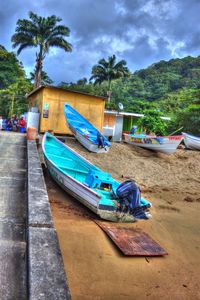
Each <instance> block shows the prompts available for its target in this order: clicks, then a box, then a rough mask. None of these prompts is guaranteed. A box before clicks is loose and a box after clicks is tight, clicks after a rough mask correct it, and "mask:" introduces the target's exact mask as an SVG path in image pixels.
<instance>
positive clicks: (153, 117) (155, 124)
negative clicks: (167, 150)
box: [137, 109, 167, 135]
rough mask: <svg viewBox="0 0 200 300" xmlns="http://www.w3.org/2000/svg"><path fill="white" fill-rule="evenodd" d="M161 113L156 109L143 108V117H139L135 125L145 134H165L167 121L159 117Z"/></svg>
mask: <svg viewBox="0 0 200 300" xmlns="http://www.w3.org/2000/svg"><path fill="white" fill-rule="evenodd" d="M161 116H162V114H161V113H160V112H159V111H157V110H153V109H151V110H144V117H143V118H140V119H139V120H138V122H137V125H138V127H139V129H140V130H141V131H145V132H146V133H147V134H149V133H154V134H156V135H166V129H167V123H166V121H164V120H162V119H161Z"/></svg>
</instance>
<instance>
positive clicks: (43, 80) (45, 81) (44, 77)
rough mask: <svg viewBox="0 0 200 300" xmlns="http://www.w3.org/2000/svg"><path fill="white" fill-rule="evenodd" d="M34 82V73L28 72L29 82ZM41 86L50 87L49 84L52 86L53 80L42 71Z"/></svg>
mask: <svg viewBox="0 0 200 300" xmlns="http://www.w3.org/2000/svg"><path fill="white" fill-rule="evenodd" d="M34 80H35V73H33V72H30V81H31V82H34ZM41 84H42V85H51V84H53V80H52V79H51V78H50V77H49V76H48V74H47V73H46V72H45V71H43V70H42V71H41Z"/></svg>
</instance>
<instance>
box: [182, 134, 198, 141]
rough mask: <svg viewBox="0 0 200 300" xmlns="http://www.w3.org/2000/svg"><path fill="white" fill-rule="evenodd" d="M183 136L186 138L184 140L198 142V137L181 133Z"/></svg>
mask: <svg viewBox="0 0 200 300" xmlns="http://www.w3.org/2000/svg"><path fill="white" fill-rule="evenodd" d="M183 136H184V138H186V139H191V140H195V141H197V142H200V137H197V136H194V135H192V134H189V133H185V132H183Z"/></svg>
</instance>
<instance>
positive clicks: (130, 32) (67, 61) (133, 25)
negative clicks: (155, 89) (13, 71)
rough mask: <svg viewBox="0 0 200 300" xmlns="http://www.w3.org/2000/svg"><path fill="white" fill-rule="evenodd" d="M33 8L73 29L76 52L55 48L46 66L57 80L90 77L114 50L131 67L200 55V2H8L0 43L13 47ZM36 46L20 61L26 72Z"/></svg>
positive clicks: (1, 10) (0, 12)
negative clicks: (20, 25)
mask: <svg viewBox="0 0 200 300" xmlns="http://www.w3.org/2000/svg"><path fill="white" fill-rule="evenodd" d="M29 11H33V12H35V13H37V14H38V15H41V16H48V15H52V14H54V15H56V16H59V17H61V18H62V22H61V23H62V24H64V25H66V26H68V27H69V28H70V31H71V32H70V37H69V38H68V41H69V42H70V43H71V44H72V45H73V51H72V53H65V52H64V51H62V50H58V49H57V48H54V49H52V50H51V51H50V53H49V55H48V57H46V59H45V61H44V70H45V71H46V72H47V73H48V75H49V76H50V78H51V79H53V80H54V83H59V82H61V81H66V82H71V81H76V80H78V79H81V78H83V77H87V78H89V77H90V75H91V68H92V66H93V65H94V64H96V63H97V62H98V60H99V59H101V58H106V59H107V58H108V56H110V55H113V54H116V56H117V59H119V60H120V59H125V60H126V61H127V65H128V67H129V69H130V70H131V71H132V72H134V71H135V70H138V69H141V68H145V67H147V66H149V65H151V64H152V63H155V62H158V61H160V60H169V59H171V58H177V57H184V56H187V55H191V56H198V55H200V0H57V1H56V0H34V1H33V0H6V1H1V5H0V44H2V45H4V46H5V47H6V49H7V50H9V51H11V50H12V44H11V41H10V38H11V36H12V34H13V33H14V32H15V27H16V21H17V20H18V19H24V18H28V12H29ZM35 52H36V49H26V50H24V51H23V52H22V53H21V54H20V55H19V59H20V60H21V61H22V62H23V64H24V66H25V69H26V72H27V74H28V73H29V72H30V71H32V70H33V68H34V61H35Z"/></svg>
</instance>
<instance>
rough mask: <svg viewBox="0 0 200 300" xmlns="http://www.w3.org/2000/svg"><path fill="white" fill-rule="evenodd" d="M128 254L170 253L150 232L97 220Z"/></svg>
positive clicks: (155, 254)
mask: <svg viewBox="0 0 200 300" xmlns="http://www.w3.org/2000/svg"><path fill="white" fill-rule="evenodd" d="M95 223H96V224H97V225H98V226H99V227H100V228H101V229H103V231H104V232H105V233H106V234H107V235H108V236H109V237H110V238H111V240H112V241H113V242H114V243H115V245H116V246H117V247H118V248H119V249H120V250H121V251H122V253H123V254H124V255H126V256H163V255H167V254H168V253H167V252H166V251H165V250H164V249H163V248H162V247H161V246H160V245H159V244H158V243H157V242H155V241H154V240H153V239H152V238H151V237H150V236H149V235H148V234H146V233H145V232H143V231H141V230H140V229H136V228H128V227H124V226H121V225H119V224H116V223H108V222H102V221H97V220H95Z"/></svg>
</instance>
